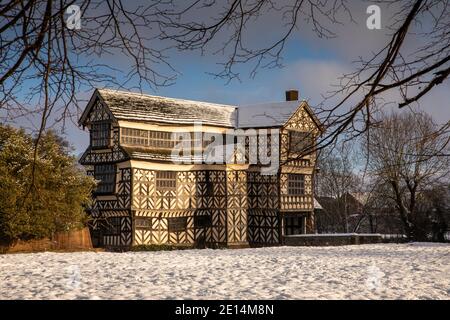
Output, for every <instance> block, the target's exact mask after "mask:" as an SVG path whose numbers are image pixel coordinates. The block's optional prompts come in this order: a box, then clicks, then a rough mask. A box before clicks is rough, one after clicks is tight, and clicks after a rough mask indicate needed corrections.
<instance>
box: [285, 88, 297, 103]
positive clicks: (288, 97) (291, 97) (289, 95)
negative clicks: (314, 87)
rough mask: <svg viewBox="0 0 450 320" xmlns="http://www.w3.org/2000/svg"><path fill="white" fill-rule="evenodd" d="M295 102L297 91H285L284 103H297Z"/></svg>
mask: <svg viewBox="0 0 450 320" xmlns="http://www.w3.org/2000/svg"><path fill="white" fill-rule="evenodd" d="M297 100H298V90H287V91H286V101H297Z"/></svg>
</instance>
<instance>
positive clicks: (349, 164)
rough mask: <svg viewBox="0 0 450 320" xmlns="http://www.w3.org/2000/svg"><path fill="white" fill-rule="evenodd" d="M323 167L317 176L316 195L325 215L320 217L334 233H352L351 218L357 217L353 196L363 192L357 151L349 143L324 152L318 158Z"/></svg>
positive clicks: (325, 226) (320, 166)
mask: <svg viewBox="0 0 450 320" xmlns="http://www.w3.org/2000/svg"><path fill="white" fill-rule="evenodd" d="M318 165H319V168H320V171H319V173H318V174H317V175H316V196H317V197H318V199H319V202H320V203H321V205H322V207H324V212H322V213H321V214H320V215H321V217H320V219H318V220H321V223H322V224H323V227H324V228H326V229H328V230H330V231H333V232H337V231H339V232H350V231H354V230H351V227H350V223H349V219H350V216H351V215H355V214H356V212H355V211H356V210H354V209H355V208H354V206H353V205H351V204H350V201H348V200H349V195H350V194H351V193H355V192H359V191H360V190H361V187H362V186H361V179H360V178H359V177H358V174H357V165H358V162H357V160H356V155H355V152H354V151H353V150H352V149H351V148H350V146H349V145H348V144H340V145H339V147H337V148H328V149H323V150H321V153H320V155H319V159H318Z"/></svg>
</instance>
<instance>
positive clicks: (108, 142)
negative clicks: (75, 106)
mask: <svg viewBox="0 0 450 320" xmlns="http://www.w3.org/2000/svg"><path fill="white" fill-rule="evenodd" d="M96 126H106V127H107V128H106V130H104V129H103V130H96V129H95V127H96ZM111 129H112V128H111V121H106V120H101V121H94V122H92V123H91V130H90V144H91V148H92V149H105V148H109V147H110V146H111ZM100 132H106V137H100V138H99V137H95V135H96V133H100ZM97 141H103V142H104V143H102V144H97V143H96V142H97Z"/></svg>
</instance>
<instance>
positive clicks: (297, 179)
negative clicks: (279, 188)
mask: <svg viewBox="0 0 450 320" xmlns="http://www.w3.org/2000/svg"><path fill="white" fill-rule="evenodd" d="M288 194H289V195H293V196H298V195H304V194H305V175H303V174H289V175H288Z"/></svg>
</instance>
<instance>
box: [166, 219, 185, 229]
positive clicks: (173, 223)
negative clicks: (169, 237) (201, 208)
mask: <svg viewBox="0 0 450 320" xmlns="http://www.w3.org/2000/svg"><path fill="white" fill-rule="evenodd" d="M167 220H168V229H169V232H182V231H186V228H187V217H177V218H168V219H167Z"/></svg>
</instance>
